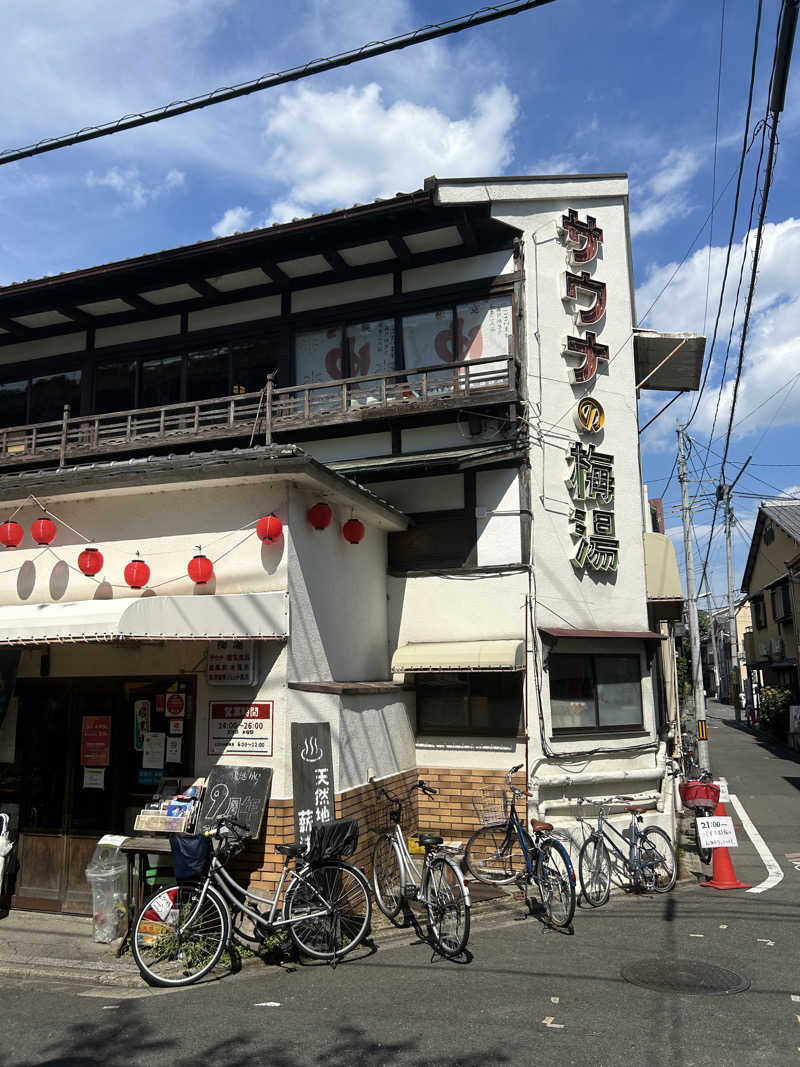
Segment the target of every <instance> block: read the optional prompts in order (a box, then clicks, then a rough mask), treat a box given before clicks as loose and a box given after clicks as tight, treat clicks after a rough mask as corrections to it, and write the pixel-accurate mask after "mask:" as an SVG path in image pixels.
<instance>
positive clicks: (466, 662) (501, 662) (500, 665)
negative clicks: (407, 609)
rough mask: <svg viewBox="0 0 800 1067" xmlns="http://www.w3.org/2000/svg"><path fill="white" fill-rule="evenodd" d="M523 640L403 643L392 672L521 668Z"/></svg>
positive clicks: (394, 660)
mask: <svg viewBox="0 0 800 1067" xmlns="http://www.w3.org/2000/svg"><path fill="white" fill-rule="evenodd" d="M524 669H525V645H524V642H523V641H517V640H506V641H423V642H419V643H412V644H408V645H402V646H401V647H400V648H398V650H397V651H396V652H395V654H394V656H392V673H393V674H402V673H403V672H404V671H521V670H524Z"/></svg>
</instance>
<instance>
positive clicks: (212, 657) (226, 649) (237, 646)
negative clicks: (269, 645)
mask: <svg viewBox="0 0 800 1067" xmlns="http://www.w3.org/2000/svg"><path fill="white" fill-rule="evenodd" d="M206 678H207V680H208V684H209V685H252V684H253V683H254V682H255V678H256V665H255V642H253V641H211V642H209V645H208V664H207V667H206Z"/></svg>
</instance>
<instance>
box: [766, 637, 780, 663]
mask: <svg viewBox="0 0 800 1067" xmlns="http://www.w3.org/2000/svg"><path fill="white" fill-rule="evenodd" d="M769 658H770V659H783V638H782V637H773V638H772V639H771V641H770V643H769Z"/></svg>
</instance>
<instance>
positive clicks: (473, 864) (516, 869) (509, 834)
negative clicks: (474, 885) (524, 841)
mask: <svg viewBox="0 0 800 1067" xmlns="http://www.w3.org/2000/svg"><path fill="white" fill-rule="evenodd" d="M464 862H465V863H466V865H467V870H468V871H469V872H470V874H471V875H472V876H473V878H477V879H478V881H479V882H485V883H486V884H487V885H507V884H508V883H509V882H513V881H514V879H515V878H516V876H517V875H518V874H520V873H521V872H522V871H524V870H525V869H526V867H525V860H524V858H523V855H522V852H521V851H520V848H519V842H518V841H517V837H516V834H515V833H514V831H513V829H511V828H510V827H509V825H508V823H505V822H498V823H491V824H490V825H489V826H481V827H480V828H479V829H477V830H476V831H475V833H474V834H473V835H472V837H471V838H470V839H469V841H468V842H467V848H466V851H465V852H464Z"/></svg>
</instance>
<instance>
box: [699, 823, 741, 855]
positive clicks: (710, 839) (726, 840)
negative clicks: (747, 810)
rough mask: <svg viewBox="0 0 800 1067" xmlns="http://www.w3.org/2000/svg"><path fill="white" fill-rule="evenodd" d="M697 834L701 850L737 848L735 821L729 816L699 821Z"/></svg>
mask: <svg viewBox="0 0 800 1067" xmlns="http://www.w3.org/2000/svg"><path fill="white" fill-rule="evenodd" d="M697 833H698V835H699V837H700V847H701V848H737V847H738V842H737V840H736V831H735V830H734V828H733V819H731V818H730V816H728V815H716V816H712V817H710V818H708V819H698V820H697Z"/></svg>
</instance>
